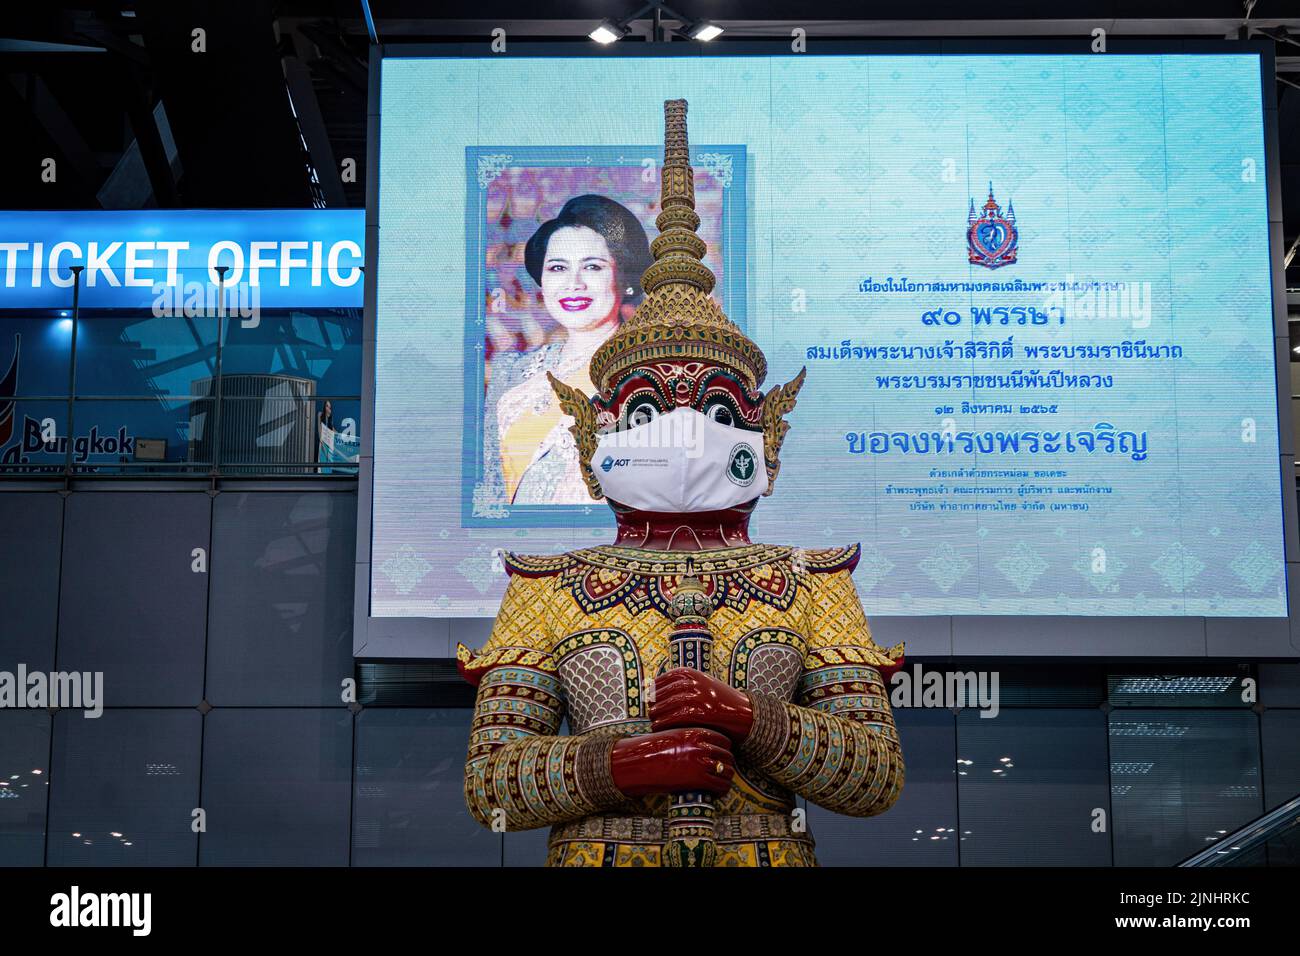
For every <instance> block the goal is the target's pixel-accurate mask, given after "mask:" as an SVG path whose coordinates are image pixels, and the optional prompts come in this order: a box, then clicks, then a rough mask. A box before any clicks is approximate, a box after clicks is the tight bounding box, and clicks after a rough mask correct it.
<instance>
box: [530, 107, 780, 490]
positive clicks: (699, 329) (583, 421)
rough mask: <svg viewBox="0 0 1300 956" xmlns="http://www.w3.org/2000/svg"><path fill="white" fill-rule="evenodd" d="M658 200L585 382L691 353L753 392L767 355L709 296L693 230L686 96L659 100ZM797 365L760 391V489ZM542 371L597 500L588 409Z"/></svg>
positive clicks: (611, 383) (774, 453)
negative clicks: (623, 310)
mask: <svg viewBox="0 0 1300 956" xmlns="http://www.w3.org/2000/svg"><path fill="white" fill-rule="evenodd" d="M660 206H661V209H660V212H659V216H658V218H656V219H655V225H656V226H658V227H659V235H658V236H656V237H655V239H654V241H653V242H651V243H650V251H651V252H652V253H653V254H654V259H655V261H654V262H653V263H652V264H651V265H650V268H648V269H646V271H645V272H644V273H643V274H642V276H641V287H642V289H643V290H644V291H645V298H644V299H643V300H642V301H641V304H640V305H638V306H637V308H636V312H635V313H634V314H633V316H632V318H630V319H628V320H627V321H626V322H625V323H623V325H622V327H621V328H620V329H619V330H618V331H617V332H615V333H614V334H613V335H612V336H610V338H609V340H608V341H606V342H605V343H604V344H603V345H601V346H600V348H599V349H597V350H596V354H595V355H593V356H592V359H591V366H590V372H591V381H592V382H593V383H594V384H595V386H596V388H597V389H598V390H599V391H600V393H601V394H602V395H604V396H606V397H608V396H610V395H611V394H612V392H613V390H614V387H615V386H616V385H617V384H618V382H619V379H620V377H621V376H623V375H624V374H626V373H627V372H628V371H630V370H631V369H634V368H636V367H637V366H640V365H646V364H649V363H651V362H662V361H679V360H684V359H685V360H690V359H694V360H697V361H705V362H711V363H714V364H717V365H721V366H724V367H725V368H728V369H730V370H731V371H733V372H735V373H736V374H737V375H738V376H739V377H740V379H741V380H742V381H743V382H744V383H745V385H746V386H747V387H748V388H749V390H750V391H751V392H755V393H756V392H757V391H758V389H759V386H760V385H762V384H763V379H765V378H766V377H767V359H766V358H765V357H764V355H763V351H762V349H760V348H759V347H758V346H757V345H755V344H754V343H753V342H752V341H750V339H749V338H748V337H747V336H746V335H745V333H743V332H742V331H740V327H739V326H738V325H736V323H734V322H732V321H731V320H730V319H729V318H727V317H726V315H724V314H723V311H722V308H721V307H720V306H719V305H718V303H717V302H716V301H714V299H713V297H712V296H711V295H710V293H711V292H712V291H713V286H714V283H715V282H716V281H717V278H716V277H715V276H714V275H713V273H712V272H711V271H710V270H709V267H708V266H706V265H705V264H704V262H703V257H704V253H705V252H706V251H707V248H708V247H707V246H706V245H705V242H704V240H703V239H701V238H700V237H699V235H698V234H697V233H696V230H697V229H698V228H699V226H700V217H699V215H698V214H697V213H696V212H695V174H694V170H692V169H691V160H690V146H689V144H688V142H687V138H686V101H685V100H666V101H665V102H664V165H663V171H662V175H661V186H660ZM804 371H806V370H804ZM804 371H800V373H799V374H798V375H797V376H795V378H794V379H793V380H791V381H790V382H787V383H786V384H785V385H781V386H778V387H777V388H774V389H772V390H771V391H769V392H768V393H767V395H766V396H765V397H764V398H763V411H762V424H763V451H764V457H765V458H766V459H767V461H766V465H767V477H768V486H767V490H766V491H765V492H764V494H771V493H772V484H773V483H774V482H775V481H776V475H777V472H778V471H779V470H780V468H781V462H780V458H779V457H778V456H779V453H780V450H781V443H782V441H784V439H785V433H786V432H787V431H788V430H789V428H790V425H789V423H788V422H786V421H785V420H784V417H785V415H786V413H787V412H789V411H791V410H792V409H793V408H794V406H795V396H796V395H798V393H799V389H800V388H801V387H802V386H803V380H804ZM546 374H547V377H548V378H549V379H550V382H551V387H552V388H554V389H555V394H556V395H557V396H558V397H559V400H560V407H561V409H563V411H564V412H565V414H567V415H572V416H573V418H574V424H573V426H572V427H571V428H570V429H569V430H570V431H571V432H572V433H573V437H574V439H575V440H576V442H577V447H578V457H579V463H580V466H581V469H582V476H583V478H584V480H585V481H586V483H587V490H588V491H589V492H591V496H592V497H593V498H595V499H597V500H599V499H600V498H603V497H604V495H603V493H602V492H601V490H600V481H599V480H598V479H597V477H596V475H595V473H594V472H593V471H592V469H591V463H590V462H591V456H592V455H593V454H595V451H596V444H597V439H596V411H595V408H594V406H593V405H592V403H591V401H590V400H589V399H588V398H587V396H585V395H583V394H582V393H581V392H579V391H578V390H577V389H575V388H573V387H572V386H569V385H565V384H564V383H563V382H561V381H560V380H559V379H557V378H556V377H555V376H554V375H552V374H551V373H550V372H547V373H546Z"/></svg>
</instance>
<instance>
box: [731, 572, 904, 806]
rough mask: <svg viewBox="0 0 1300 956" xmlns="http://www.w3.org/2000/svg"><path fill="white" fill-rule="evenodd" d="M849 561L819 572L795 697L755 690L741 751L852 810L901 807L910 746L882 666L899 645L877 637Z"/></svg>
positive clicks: (819, 797)
mask: <svg viewBox="0 0 1300 956" xmlns="http://www.w3.org/2000/svg"><path fill="white" fill-rule="evenodd" d="M851 573H852V571H851V569H844V570H841V571H836V572H833V573H831V574H816V575H811V576H810V577H811V578H812V580H813V599H812V600H811V601H810V603H809V620H808V625H807V628H808V629H807V633H808V634H809V635H810V638H811V640H810V642H809V651H808V654H807V656H806V657H805V659H804V672H803V675H802V677H801V678H800V681H799V689H798V692H797V696H796V699H795V702H794V703H790V702H787V701H782V700H780V699H778V698H776V697H773V696H770V695H767V694H762V693H756V692H752V691H751V692H750V699H751V700H752V701H753V704H754V726H753V729H752V730H751V731H750V734H749V736H748V737H747V738H746V740H745V742H744V743H743V744H742V745H741V748H740V749H741V753H742V754H744V756H745V757H746V758H747V759H748V760H749V761H750V762H751V763H752V764H753V765H754V766H756V767H757V768H758V769H759V770H761V771H762V772H763V773H764V774H766V775H767V776H768V777H770V778H771V779H772V780H774V781H776V782H777V783H779V784H781V785H782V786H785V787H787V788H789V789H790V790H793V791H794V792H795V793H798V794H799V795H801V796H803V797H807V798H808V799H809V800H811V801H812V802H813V803H816V804H817V805H819V806H822V807H825V808H826V809H828V810H833V811H835V812H837V813H845V814H849V815H852V816H860V817H866V816H874V815H875V814H878V813H883V812H885V811H886V810H888V809H889V808H890V807H891V806H893V805H894V802H895V801H896V800H897V799H898V795H899V792H900V791H901V789H902V786H903V753H902V749H901V747H900V745H899V740H898V731H897V730H896V728H895V727H894V717H893V713H892V712H891V710H890V707H889V696H888V693H887V691H886V688H885V683H884V681H883V679H882V678H881V675H880V670H879V669H878V668H880V667H882V666H889V665H891V664H893V663H896V660H895V658H899V657H900V656H901V648H899V649H895V648H891V649H890V650H889V652H885V651H882V650H881V649H880V648H879V647H877V646H876V644H875V642H874V641H872V639H871V633H870V630H869V629H868V627H867V621H866V617H865V616H864V615H863V613H862V605H861V603H860V602H859V600H858V595H857V590H856V589H855V588H854V586H853V579H852V578H851V577H850V574H851Z"/></svg>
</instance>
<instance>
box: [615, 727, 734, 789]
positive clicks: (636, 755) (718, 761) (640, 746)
mask: <svg viewBox="0 0 1300 956" xmlns="http://www.w3.org/2000/svg"><path fill="white" fill-rule="evenodd" d="M610 769H611V771H612V772H613V775H614V786H616V787H618V789H619V790H621V791H622V792H623V793H624V794H626V795H627V796H629V797H642V796H645V795H646V794H649V793H682V792H684V791H687V790H703V791H706V792H708V793H716V794H723V793H726V792H727V791H728V790H729V789H731V777H732V774H734V773H735V772H736V760H735V758H734V757H733V756H732V754H731V741H730V740H728V739H727V738H726V737H725V736H723V735H722V734H720V733H717V732H716V731H713V730H707V729H705V728H703V727H685V728H682V729H680V730H665V731H663V732H662V733H652V734H643V735H642V736H640V737H627V738H625V739H624V740H620V741H619V742H618V743H617V744H615V745H614V750H613V752H612V753H611V754H610Z"/></svg>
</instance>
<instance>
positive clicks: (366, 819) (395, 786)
mask: <svg viewBox="0 0 1300 956" xmlns="http://www.w3.org/2000/svg"><path fill="white" fill-rule="evenodd" d="M470 715H471V712H470V711H469V710H465V709H454V710H453V709H435V708H424V707H412V708H397V709H391V710H388V709H383V710H381V709H375V708H371V709H367V710H364V711H362V712H361V715H360V716H359V717H358V718H357V772H356V785H355V794H354V801H355V802H354V810H353V822H352V862H353V864H354V865H356V866H500V865H501V834H499V833H493V832H491V831H490V830H487V829H485V828H484V827H482V826H480V825H479V823H478V821H476V820H475V819H474V818H473V817H471V816H470V815H469V811H468V810H467V809H466V808H465V796H464V790H463V785H464V780H465V773H464V767H465V749H466V746H467V742H468V740H469V722H470ZM544 859H545V855H542V856H540V857H537V858H536V859H534V860H533V861H532V862H534V863H541V862H542V861H543V860H544Z"/></svg>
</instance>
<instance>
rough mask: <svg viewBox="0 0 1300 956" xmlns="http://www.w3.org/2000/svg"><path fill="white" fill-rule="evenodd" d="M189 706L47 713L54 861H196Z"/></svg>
mask: <svg viewBox="0 0 1300 956" xmlns="http://www.w3.org/2000/svg"><path fill="white" fill-rule="evenodd" d="M202 725H203V718H202V717H201V716H200V715H199V712H198V711H197V710H193V709H186V710H181V709H165V710H154V709H141V710H106V711H104V713H103V714H102V715H101V716H100V717H97V718H86V717H84V716H83V715H82V714H81V712H80V711H70V710H64V711H60V712H59V713H58V714H56V715H55V718H54V772H53V774H52V776H51V784H50V786H51V790H52V793H51V794H50V847H49V862H50V865H51V866H194V864H195V860H196V857H195V851H196V849H197V845H198V844H197V841H198V837H197V836H196V834H195V833H194V831H193V829H192V822H193V816H192V814H193V811H194V808H195V807H197V806H198V805H199V803H198V800H199V743H200V737H201V735H202V729H203V727H202Z"/></svg>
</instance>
